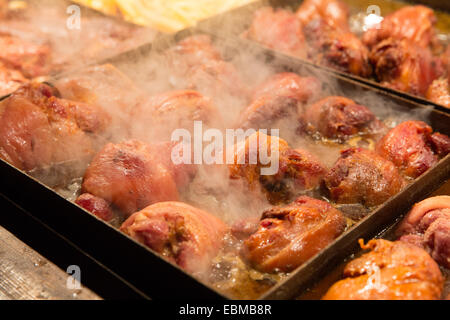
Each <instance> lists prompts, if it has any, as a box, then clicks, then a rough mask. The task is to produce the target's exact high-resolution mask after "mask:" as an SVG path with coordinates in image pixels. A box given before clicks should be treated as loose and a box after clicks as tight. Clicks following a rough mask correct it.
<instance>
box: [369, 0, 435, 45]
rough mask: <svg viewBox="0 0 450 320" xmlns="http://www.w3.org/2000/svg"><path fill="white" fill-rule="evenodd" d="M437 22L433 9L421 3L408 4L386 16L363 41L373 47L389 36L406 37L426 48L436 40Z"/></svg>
mask: <svg viewBox="0 0 450 320" xmlns="http://www.w3.org/2000/svg"><path fill="white" fill-rule="evenodd" d="M435 23H436V17H435V15H434V12H433V10H432V9H430V8H427V7H425V6H421V5H418V6H407V7H404V8H401V9H399V10H397V11H395V12H393V13H391V14H390V15H388V16H386V17H385V18H384V20H383V21H382V22H381V24H380V26H379V28H372V29H370V30H368V31H367V32H366V33H365V34H364V36H363V42H364V43H365V44H366V45H367V46H368V47H373V46H375V45H377V44H378V43H379V42H381V41H383V40H385V39H387V38H394V39H395V41H398V40H404V39H405V40H408V41H410V42H413V43H415V44H416V45H418V46H420V47H423V48H426V47H429V46H430V45H432V44H433V43H434V42H435V41H436V32H435V29H434V25H435Z"/></svg>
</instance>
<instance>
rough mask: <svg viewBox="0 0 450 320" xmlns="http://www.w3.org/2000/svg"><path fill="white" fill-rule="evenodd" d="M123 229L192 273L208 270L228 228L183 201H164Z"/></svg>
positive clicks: (132, 220) (123, 225)
mask: <svg viewBox="0 0 450 320" xmlns="http://www.w3.org/2000/svg"><path fill="white" fill-rule="evenodd" d="M120 230H121V231H123V232H124V233H126V234H127V235H129V236H130V237H132V238H134V239H136V240H137V241H139V242H141V243H143V244H145V245H146V246H148V247H149V248H151V249H152V250H155V251H156V252H158V253H159V254H161V255H162V256H163V257H164V258H166V259H167V260H169V261H171V262H173V263H176V264H177V265H179V266H180V267H181V268H183V269H185V270H186V271H188V272H193V273H197V272H203V271H207V270H208V268H209V266H210V263H211V260H212V259H213V258H214V257H215V256H216V255H217V253H218V251H219V249H220V248H221V246H222V240H223V236H224V235H225V232H226V231H227V227H226V225H225V224H224V223H223V222H222V221H221V220H220V219H218V218H217V217H215V216H214V215H212V214H210V213H208V212H205V211H203V210H200V209H197V208H194V207H191V206H190V205H188V204H185V203H182V202H160V203H156V204H153V205H151V206H148V207H146V208H145V209H143V210H141V211H139V212H136V213H134V214H133V215H132V216H130V217H129V218H128V219H127V220H126V221H125V222H124V223H123V224H122V226H121V227H120Z"/></svg>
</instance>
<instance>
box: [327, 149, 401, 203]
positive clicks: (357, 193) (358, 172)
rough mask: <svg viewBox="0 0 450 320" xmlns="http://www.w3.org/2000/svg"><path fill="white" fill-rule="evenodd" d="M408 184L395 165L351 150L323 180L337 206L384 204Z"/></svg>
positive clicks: (344, 153) (377, 157)
mask: <svg viewBox="0 0 450 320" xmlns="http://www.w3.org/2000/svg"><path fill="white" fill-rule="evenodd" d="M404 184H405V182H404V180H403V178H402V177H401V176H400V174H399V172H398V170H397V168H396V167H395V165H394V164H393V163H392V162H390V161H389V160H386V159H384V158H382V157H380V156H379V155H377V154H376V153H375V152H372V151H369V150H366V149H362V148H351V149H347V150H343V151H341V157H340V158H339V159H338V160H337V161H336V163H335V165H334V167H333V168H332V169H331V170H330V171H329V172H328V174H327V175H326V176H325V178H324V187H325V189H326V190H327V191H328V192H329V195H330V197H331V199H332V200H333V201H336V202H337V203H361V204H363V205H365V206H367V207H371V206H376V205H379V204H382V203H383V202H385V201H386V200H388V199H389V198H390V197H392V196H393V195H395V194H396V193H397V192H399V191H400V190H401V189H402V187H403V186H404Z"/></svg>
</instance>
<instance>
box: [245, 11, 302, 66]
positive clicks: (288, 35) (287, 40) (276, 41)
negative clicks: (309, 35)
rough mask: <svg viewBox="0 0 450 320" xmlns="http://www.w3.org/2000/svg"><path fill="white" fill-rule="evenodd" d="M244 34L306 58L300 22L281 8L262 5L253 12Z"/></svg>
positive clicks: (268, 45)
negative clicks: (249, 24) (250, 22)
mask: <svg viewBox="0 0 450 320" xmlns="http://www.w3.org/2000/svg"><path fill="white" fill-rule="evenodd" d="M245 36H246V37H247V38H249V39H252V40H254V41H257V42H259V43H261V44H263V45H265V46H267V47H269V48H272V49H276V50H279V51H281V52H284V53H287V54H290V55H293V56H296V57H300V58H306V42H305V37H304V35H303V31H302V24H301V22H300V20H299V19H297V17H296V16H295V15H294V14H293V13H291V12H289V11H287V10H283V9H273V8H271V7H264V8H261V9H259V10H258V11H256V12H255V14H254V16H253V21H252V24H251V26H250V28H249V30H248V31H247V32H246V34H245Z"/></svg>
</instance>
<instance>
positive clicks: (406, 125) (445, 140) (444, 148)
mask: <svg viewBox="0 0 450 320" xmlns="http://www.w3.org/2000/svg"><path fill="white" fill-rule="evenodd" d="M449 148H450V139H449V137H447V136H445V135H443V134H439V133H434V134H432V128H431V127H430V126H429V125H427V124H426V123H425V122H422V121H405V122H402V123H401V124H399V125H398V126H396V127H395V128H393V129H391V130H390V131H389V132H388V133H387V134H386V135H385V136H384V137H383V138H382V139H381V140H380V141H378V143H377V146H376V151H377V153H378V154H379V155H381V156H382V157H384V158H385V159H388V160H390V161H392V162H393V163H394V164H395V165H396V166H397V167H398V168H399V169H400V171H401V172H402V173H403V174H405V175H406V176H408V177H412V178H417V177H418V176H420V175H421V174H423V173H424V172H425V171H427V170H428V169H429V168H431V167H432V166H434V165H435V164H436V163H437V162H438V160H439V157H438V156H441V157H444V156H445V155H447V154H448V152H450V149H449Z"/></svg>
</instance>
